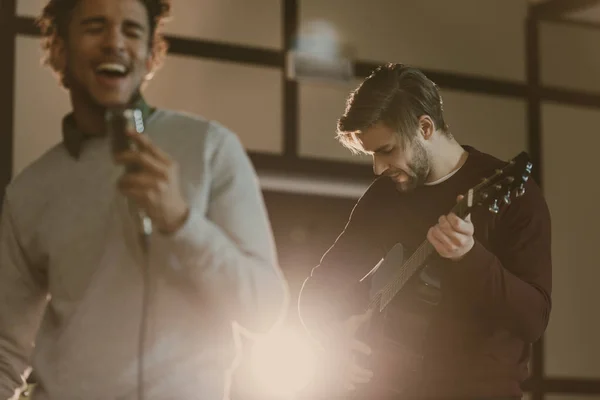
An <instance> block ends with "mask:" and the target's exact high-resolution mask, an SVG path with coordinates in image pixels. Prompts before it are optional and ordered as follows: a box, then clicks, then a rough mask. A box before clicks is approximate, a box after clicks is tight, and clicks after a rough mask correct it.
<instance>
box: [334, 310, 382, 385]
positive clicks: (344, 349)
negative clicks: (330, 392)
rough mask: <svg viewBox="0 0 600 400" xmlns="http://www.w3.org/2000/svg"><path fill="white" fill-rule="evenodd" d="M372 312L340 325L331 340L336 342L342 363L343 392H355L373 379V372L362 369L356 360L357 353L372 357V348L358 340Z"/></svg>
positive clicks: (355, 316)
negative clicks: (359, 386)
mask: <svg viewBox="0 0 600 400" xmlns="http://www.w3.org/2000/svg"><path fill="white" fill-rule="evenodd" d="M371 315H372V312H371V311H368V312H366V313H364V314H360V315H354V316H351V317H350V318H348V319H347V320H345V321H343V322H341V323H340V324H338V325H337V326H336V327H335V328H334V330H333V332H332V334H333V336H332V337H331V340H333V341H334V343H335V347H337V349H338V352H337V353H338V356H340V357H341V358H342V359H343V360H342V361H341V365H342V370H341V376H340V378H341V385H342V390H349V391H352V390H355V389H356V385H359V384H365V383H369V382H370V381H371V378H372V377H373V372H372V371H370V370H368V369H366V368H363V367H361V366H360V365H359V364H358V362H357V359H356V353H361V354H364V355H370V354H371V349H370V347H369V346H368V345H367V344H366V343H364V342H362V341H360V340H358V339H357V338H356V337H357V334H358V331H359V330H360V328H361V327H362V326H363V325H365V324H366V323H367V322H368V321H369V319H370V318H371Z"/></svg>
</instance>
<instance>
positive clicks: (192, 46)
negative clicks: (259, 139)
mask: <svg viewBox="0 0 600 400" xmlns="http://www.w3.org/2000/svg"><path fill="white" fill-rule="evenodd" d="M15 27H16V30H17V32H18V33H19V34H23V35H29V36H39V35H40V34H41V33H40V30H39V28H38V27H37V25H36V24H35V20H34V19H33V18H28V17H17V18H16V20H15ZM165 39H166V40H167V42H168V43H169V54H174V55H179V56H188V57H197V58H210V59H217V60H221V61H229V62H235V63H240V64H251V65H259V66H262V67H273V68H282V67H283V63H284V57H283V55H282V54H281V52H280V51H277V50H270V49H263V48H260V47H253V46H243V45H235V44H229V43H223V42H215V41H209V40H202V39H195V38H194V39H192V38H187V37H181V36H174V35H166V36H165Z"/></svg>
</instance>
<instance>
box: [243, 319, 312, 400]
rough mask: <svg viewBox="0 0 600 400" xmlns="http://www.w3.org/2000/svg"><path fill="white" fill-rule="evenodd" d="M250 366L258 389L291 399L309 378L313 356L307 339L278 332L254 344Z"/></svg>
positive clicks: (293, 333)
mask: <svg viewBox="0 0 600 400" xmlns="http://www.w3.org/2000/svg"><path fill="white" fill-rule="evenodd" d="M251 364H252V370H253V374H254V376H255V378H256V380H257V381H258V382H257V383H259V385H260V386H261V390H264V391H265V392H267V393H269V394H272V395H280V396H291V395H293V394H294V393H296V392H298V391H299V390H301V389H302V388H303V387H305V386H306V385H307V384H308V383H309V382H310V380H311V379H312V377H313V375H314V372H315V353H314V351H313V349H312V346H311V343H310V342H309V341H308V339H307V338H305V337H304V336H302V335H299V334H297V333H295V332H294V331H292V330H289V329H282V330H279V331H277V332H273V333H271V334H269V335H267V336H265V337H263V338H261V339H258V340H257V341H256V342H255V344H254V346H253V348H252V352H251Z"/></svg>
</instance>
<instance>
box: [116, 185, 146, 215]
mask: <svg viewBox="0 0 600 400" xmlns="http://www.w3.org/2000/svg"><path fill="white" fill-rule="evenodd" d="M120 191H121V193H122V194H123V195H124V196H126V197H127V198H129V199H131V200H133V202H134V203H135V204H136V206H137V207H139V208H141V209H142V210H146V209H147V208H148V204H149V203H150V199H149V197H148V191H147V190H144V189H138V188H126V189H120Z"/></svg>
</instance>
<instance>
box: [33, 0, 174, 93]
mask: <svg viewBox="0 0 600 400" xmlns="http://www.w3.org/2000/svg"><path fill="white" fill-rule="evenodd" d="M79 1H80V0H50V1H49V2H48V4H46V6H45V7H44V9H43V10H42V14H41V15H40V17H39V18H38V19H37V25H38V26H39V28H40V30H41V32H42V36H43V41H42V49H43V50H44V56H43V59H42V62H43V63H44V65H49V66H50V67H52V69H54V70H55V71H56V72H58V73H60V71H57V69H56V67H55V65H54V62H53V60H52V57H51V54H50V49H51V47H52V44H53V43H54V41H55V40H56V39H57V38H62V39H63V40H66V38H67V35H68V26H69V21H70V18H71V13H72V11H73V9H74V8H75V6H76V5H77V3H78V2H79ZM139 1H141V2H142V4H144V6H146V9H147V10H148V18H149V23H150V43H149V46H151V48H152V54H153V65H152V68H151V72H150V74H152V73H153V72H155V71H156V70H157V69H158V68H160V66H161V65H162V63H163V61H164V59H165V57H166V54H167V50H168V44H167V42H166V41H165V39H164V37H163V35H162V33H161V28H162V25H163V23H164V22H165V21H166V20H167V19H168V17H169V16H170V12H171V0H139ZM61 81H62V84H63V85H65V82H64V77H62V76H61ZM65 86H66V85H65Z"/></svg>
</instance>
